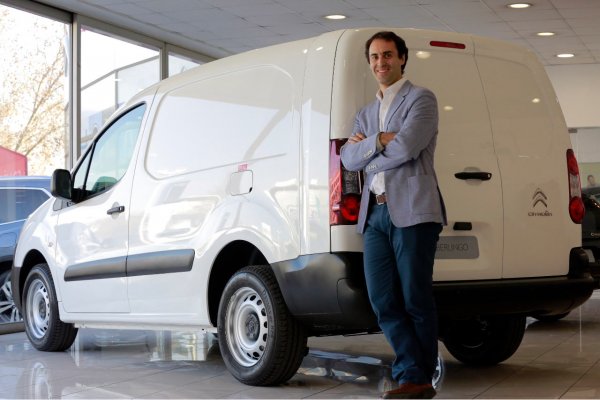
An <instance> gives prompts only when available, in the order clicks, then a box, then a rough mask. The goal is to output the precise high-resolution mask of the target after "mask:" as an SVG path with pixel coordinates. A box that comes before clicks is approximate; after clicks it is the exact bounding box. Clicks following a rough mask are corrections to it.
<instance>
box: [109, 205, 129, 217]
mask: <svg viewBox="0 0 600 400" xmlns="http://www.w3.org/2000/svg"><path fill="white" fill-rule="evenodd" d="M123 211H125V206H119V205H115V206H113V207H112V208H109V209H108V210H107V211H106V213H107V214H108V215H113V214H120V213H122V212H123Z"/></svg>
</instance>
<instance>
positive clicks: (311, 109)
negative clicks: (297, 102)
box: [300, 31, 341, 254]
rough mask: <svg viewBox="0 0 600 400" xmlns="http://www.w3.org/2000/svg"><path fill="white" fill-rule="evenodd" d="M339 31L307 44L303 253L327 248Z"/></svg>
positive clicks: (317, 251)
mask: <svg viewBox="0 0 600 400" xmlns="http://www.w3.org/2000/svg"><path fill="white" fill-rule="evenodd" d="M340 35H341V32H340V31H337V32H331V33H326V34H323V35H320V36H318V37H317V38H315V40H314V41H313V42H311V43H310V45H308V46H306V49H305V51H306V54H307V62H306V72H305V75H304V87H303V91H302V138H301V149H300V153H301V154H302V161H301V163H302V190H303V192H302V195H301V196H302V204H303V205H304V206H303V207H302V211H301V215H302V226H303V230H302V233H301V235H302V246H301V252H302V254H320V253H329V251H330V233H329V135H330V132H332V126H331V117H330V113H331V101H332V97H331V87H332V80H333V68H334V61H335V54H336V53H335V52H336V46H337V43H338V39H339V37H340Z"/></svg>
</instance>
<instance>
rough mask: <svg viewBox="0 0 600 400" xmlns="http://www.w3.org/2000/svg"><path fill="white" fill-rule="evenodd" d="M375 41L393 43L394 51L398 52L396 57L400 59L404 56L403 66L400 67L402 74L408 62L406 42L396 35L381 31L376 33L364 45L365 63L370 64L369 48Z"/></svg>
mask: <svg viewBox="0 0 600 400" xmlns="http://www.w3.org/2000/svg"><path fill="white" fill-rule="evenodd" d="M375 39H383V40H385V41H386V42H394V44H395V45H396V50H398V57H399V58H401V57H402V56H404V65H403V66H402V73H404V68H405V67H406V63H407V62H408V48H407V47H406V42H405V41H404V39H402V38H401V37H400V36H398V35H396V34H395V33H394V32H390V31H381V32H377V33H376V34H374V35H373V36H371V38H370V39H369V40H367V43H365V56H366V57H367V62H370V57H369V47H371V43H372V42H373V40H375Z"/></svg>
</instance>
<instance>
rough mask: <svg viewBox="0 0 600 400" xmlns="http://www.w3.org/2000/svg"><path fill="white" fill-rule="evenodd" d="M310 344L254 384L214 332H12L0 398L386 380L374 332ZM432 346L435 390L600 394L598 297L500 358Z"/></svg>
mask: <svg viewBox="0 0 600 400" xmlns="http://www.w3.org/2000/svg"><path fill="white" fill-rule="evenodd" d="M309 347H310V351H309V353H308V355H307V356H306V357H305V359H304V361H303V363H302V365H301V367H300V369H299V371H298V373H297V374H296V375H295V376H294V377H293V378H292V379H291V380H290V381H289V382H288V383H287V384H285V385H281V386H278V387H270V388H256V387H250V386H245V385H242V384H240V383H239V382H237V381H236V380H235V379H234V378H233V377H232V376H231V374H229V372H228V371H227V370H226V368H225V366H224V364H223V360H222V358H221V355H220V352H219V345H218V341H217V338H216V336H215V335H214V334H212V333H207V332H170V331H159V332H155V331H142V330H140V331H121V330H95V329H82V330H80V331H79V334H78V336H77V339H76V341H75V343H74V344H73V346H72V347H71V348H70V349H69V350H67V351H65V352H61V353H44V352H39V351H36V350H35V349H33V348H32V346H31V345H30V344H29V342H28V340H27V338H26V335H25V334H24V333H22V332H20V333H11V334H6V335H0V398H32V399H40V398H52V399H55V398H309V397H318V398H376V397H378V396H379V394H380V392H381V391H383V390H388V389H390V388H391V387H393V386H394V382H393V381H392V380H391V378H390V375H391V369H390V366H391V363H392V360H393V355H392V354H391V352H390V349H389V346H388V345H387V343H386V342H385V339H384V338H383V336H382V335H365V336H349V337H323V338H310V339H309ZM440 350H441V357H443V360H444V362H441V361H440V363H439V369H438V377H437V381H436V386H437V388H438V393H439V396H438V397H440V398H517V397H519V398H540V397H542V398H599V397H600V368H599V367H600V296H595V297H594V298H593V299H592V300H590V301H588V302H587V303H586V304H584V305H583V306H582V307H581V308H580V309H578V310H574V311H573V312H572V313H571V314H570V315H568V316H567V317H565V318H564V319H563V320H560V321H556V322H553V323H548V322H540V321H537V320H535V319H532V318H529V319H528V326H527V331H526V334H525V338H524V340H523V343H522V345H521V347H520V348H519V350H518V351H517V353H516V354H515V355H514V356H513V357H511V358H510V359H509V360H508V361H506V362H505V363H503V364H501V365H498V366H494V367H488V368H476V367H469V366H465V365H463V364H461V363H459V362H457V361H456V360H454V358H452V357H451V356H450V355H449V354H448V353H447V351H446V350H445V348H444V347H443V345H442V346H440ZM440 360H441V358H440Z"/></svg>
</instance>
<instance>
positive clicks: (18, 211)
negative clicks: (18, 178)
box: [0, 188, 48, 224]
mask: <svg viewBox="0 0 600 400" xmlns="http://www.w3.org/2000/svg"><path fill="white" fill-rule="evenodd" d="M47 199H48V195H47V194H46V193H45V192H44V191H43V190H41V189H13V188H10V189H0V224H3V223H6V222H13V221H19V220H22V219H26V218H27V217H28V216H29V214H31V213H32V212H34V211H35V210H36V208H38V207H39V206H40V205H41V204H42V203H43V202H44V201H46V200H47Z"/></svg>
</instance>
